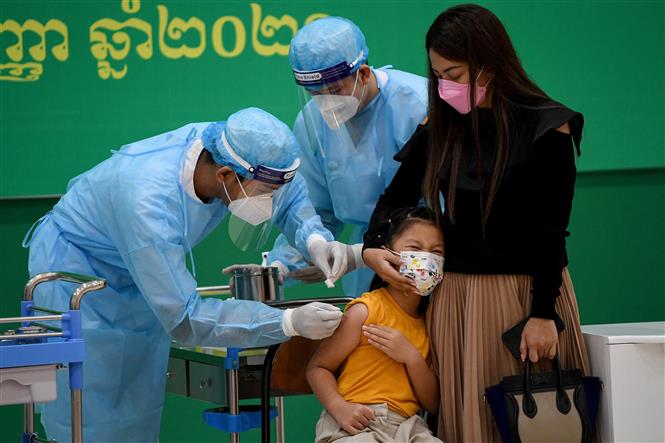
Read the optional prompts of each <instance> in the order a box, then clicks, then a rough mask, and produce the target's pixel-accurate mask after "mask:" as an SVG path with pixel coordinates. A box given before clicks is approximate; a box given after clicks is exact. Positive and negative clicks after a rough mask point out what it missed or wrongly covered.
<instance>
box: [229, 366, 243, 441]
mask: <svg viewBox="0 0 665 443" xmlns="http://www.w3.org/2000/svg"><path fill="white" fill-rule="evenodd" d="M227 374H228V384H227V386H228V389H229V391H228V392H229V412H230V413H231V415H238V414H239V409H240V407H239V405H238V370H237V369H229V370H227ZM229 441H230V442H231V443H239V442H240V433H239V432H231V433H230V434H229Z"/></svg>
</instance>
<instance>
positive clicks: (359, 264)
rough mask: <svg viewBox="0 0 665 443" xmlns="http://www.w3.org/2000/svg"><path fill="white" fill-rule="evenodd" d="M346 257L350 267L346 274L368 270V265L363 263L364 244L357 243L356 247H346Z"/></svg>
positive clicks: (347, 268)
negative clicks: (357, 270)
mask: <svg viewBox="0 0 665 443" xmlns="http://www.w3.org/2000/svg"><path fill="white" fill-rule="evenodd" d="M346 257H347V260H348V265H347V267H346V272H345V274H346V273H348V272H351V271H355V270H356V269H362V268H366V267H367V265H366V264H365V262H364V261H363V244H362V243H356V244H354V245H346Z"/></svg>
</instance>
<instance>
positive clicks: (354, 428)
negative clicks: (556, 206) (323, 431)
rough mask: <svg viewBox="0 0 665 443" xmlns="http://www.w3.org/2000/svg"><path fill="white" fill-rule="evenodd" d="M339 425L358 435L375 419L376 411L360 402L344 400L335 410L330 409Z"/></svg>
mask: <svg viewBox="0 0 665 443" xmlns="http://www.w3.org/2000/svg"><path fill="white" fill-rule="evenodd" d="M329 412H330V413H331V414H332V416H333V417H334V418H335V421H336V422H337V424H338V425H340V426H341V427H342V429H344V430H345V431H346V432H348V433H349V434H351V435H356V434H358V433H359V432H361V431H362V430H363V429H365V428H366V427H367V425H368V424H369V422H370V421H371V420H374V411H373V410H372V409H371V408H369V407H367V406H365V405H363V404H360V403H351V402H348V401H344V402H343V403H340V404H339V406H338V407H336V408H335V410H334V411H329Z"/></svg>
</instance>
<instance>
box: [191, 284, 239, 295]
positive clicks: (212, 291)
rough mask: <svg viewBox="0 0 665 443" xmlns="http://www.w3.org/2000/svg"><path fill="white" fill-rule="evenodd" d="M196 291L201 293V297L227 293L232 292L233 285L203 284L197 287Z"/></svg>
mask: <svg viewBox="0 0 665 443" xmlns="http://www.w3.org/2000/svg"><path fill="white" fill-rule="evenodd" d="M196 292H198V293H199V296H200V297H211V296H213V295H227V294H230V293H231V286H229V285H220V286H201V287H198V288H196Z"/></svg>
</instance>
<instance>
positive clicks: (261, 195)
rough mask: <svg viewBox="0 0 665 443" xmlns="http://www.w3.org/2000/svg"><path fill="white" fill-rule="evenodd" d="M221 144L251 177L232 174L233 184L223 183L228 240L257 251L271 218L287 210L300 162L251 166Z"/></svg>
mask: <svg viewBox="0 0 665 443" xmlns="http://www.w3.org/2000/svg"><path fill="white" fill-rule="evenodd" d="M222 141H223V143H224V145H225V147H226V149H227V150H228V152H229V154H231V157H232V158H233V159H234V160H235V161H236V162H238V163H239V164H240V165H241V166H242V167H243V168H245V169H246V170H247V172H248V173H249V174H250V175H251V176H252V178H247V177H242V178H241V177H239V176H238V175H237V174H235V173H234V178H235V182H231V183H226V182H225V183H222V189H223V192H224V195H225V196H226V198H227V199H228V201H229V203H228V205H227V206H228V209H229V213H230V214H229V217H228V232H229V238H230V239H231V241H232V242H233V244H234V245H235V246H236V247H237V248H238V249H240V250H242V251H260V250H261V248H262V247H263V246H264V245H265V244H266V242H267V240H268V238H269V237H270V234H271V232H272V227H273V223H272V220H273V216H274V215H275V214H281V213H283V212H284V211H285V210H286V208H287V207H288V202H287V198H286V196H287V195H288V187H289V186H290V185H291V181H292V180H293V177H295V174H296V171H297V169H298V167H299V166H300V159H296V160H295V161H294V162H293V164H291V165H290V166H289V167H287V168H284V169H278V168H272V167H269V166H264V165H257V166H252V165H250V164H249V163H247V162H246V161H245V160H243V159H242V158H241V157H240V156H238V155H237V154H236V153H235V152H234V151H233V150H232V149H231V148H230V146H228V143H227V142H226V139H225V138H224V136H222Z"/></svg>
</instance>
